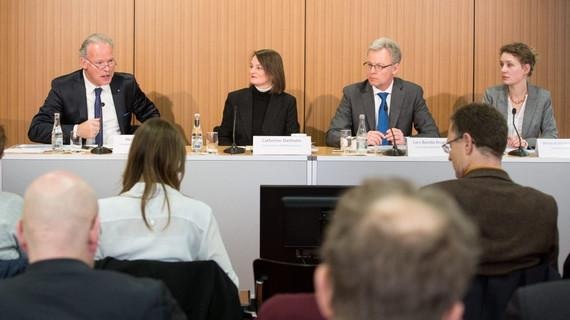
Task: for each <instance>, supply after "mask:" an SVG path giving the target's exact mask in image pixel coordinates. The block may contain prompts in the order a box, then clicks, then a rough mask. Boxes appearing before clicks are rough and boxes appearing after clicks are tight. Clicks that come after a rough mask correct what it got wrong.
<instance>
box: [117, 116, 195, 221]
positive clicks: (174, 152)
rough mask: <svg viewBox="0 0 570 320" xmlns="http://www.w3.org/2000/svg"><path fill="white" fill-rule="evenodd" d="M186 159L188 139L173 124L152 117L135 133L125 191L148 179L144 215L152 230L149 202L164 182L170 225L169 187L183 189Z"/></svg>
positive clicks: (142, 209)
mask: <svg viewBox="0 0 570 320" xmlns="http://www.w3.org/2000/svg"><path fill="white" fill-rule="evenodd" d="M185 161H186V144H185V142H184V138H183V137H182V135H181V134H180V133H179V132H178V130H177V129H176V128H175V127H174V125H172V123H170V122H168V121H166V120H163V119H160V118H152V119H150V120H147V121H145V122H144V123H143V124H142V125H141V127H140V128H138V130H137V131H136V132H135V137H134V139H133V142H132V144H131V149H130V151H129V158H128V160H127V167H126V169H125V172H124V173H123V189H122V190H121V193H124V192H127V191H129V190H130V189H131V188H132V187H133V186H134V185H135V184H136V183H137V182H144V191H143V194H142V197H141V214H142V218H143V220H144V223H145V225H146V226H147V228H149V229H152V228H151V226H150V224H149V223H148V220H147V217H146V205H147V203H148V200H149V199H150V198H151V197H152V195H153V194H154V192H155V191H156V186H157V185H160V186H161V187H162V189H163V191H164V195H165V197H164V202H165V205H166V206H167V208H168V222H167V224H166V226H168V224H170V202H169V200H168V196H167V194H166V186H170V187H172V188H174V189H176V190H180V183H181V181H182V177H183V176H184V165H185ZM166 226H165V228H166Z"/></svg>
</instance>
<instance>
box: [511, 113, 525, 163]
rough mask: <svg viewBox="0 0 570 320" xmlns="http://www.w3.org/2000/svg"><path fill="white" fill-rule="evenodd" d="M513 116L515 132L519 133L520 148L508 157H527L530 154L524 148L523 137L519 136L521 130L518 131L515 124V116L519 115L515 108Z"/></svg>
mask: <svg viewBox="0 0 570 320" xmlns="http://www.w3.org/2000/svg"><path fill="white" fill-rule="evenodd" d="M512 114H513V127H515V132H516V133H517V137H518V138H519V147H518V148H517V149H514V150H512V151H510V152H509V153H508V155H509V156H515V157H526V156H528V152H527V151H526V150H525V149H524V148H523V146H522V138H521V135H520V134H519V130H518V129H517V126H516V123H515V115H516V114H517V109H516V108H513V110H512Z"/></svg>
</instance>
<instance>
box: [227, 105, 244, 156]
mask: <svg viewBox="0 0 570 320" xmlns="http://www.w3.org/2000/svg"><path fill="white" fill-rule="evenodd" d="M237 109H238V106H237V105H235V104H234V126H233V129H232V146H231V147H229V148H226V149H224V152H225V153H229V154H238V153H244V152H245V148H240V147H238V146H236V121H237V111H238V110H237Z"/></svg>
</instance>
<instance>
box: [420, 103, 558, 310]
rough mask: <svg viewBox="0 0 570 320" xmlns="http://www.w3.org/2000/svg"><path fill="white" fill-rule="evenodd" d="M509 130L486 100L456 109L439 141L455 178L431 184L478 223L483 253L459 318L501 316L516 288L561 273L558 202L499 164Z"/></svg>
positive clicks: (502, 117)
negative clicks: (519, 181) (444, 137)
mask: <svg viewBox="0 0 570 320" xmlns="http://www.w3.org/2000/svg"><path fill="white" fill-rule="evenodd" d="M490 132H492V134H490ZM507 133H508V127H507V122H506V120H505V117H504V116H503V115H502V114H501V113H500V112H499V111H497V110H496V109H495V108H493V107H491V106H490V105H488V104H483V103H471V104H468V105H466V106H463V107H461V108H459V109H457V110H456V111H455V113H454V114H453V115H452V116H451V119H450V124H449V130H448V134H447V143H446V144H444V145H443V149H444V150H445V151H446V152H447V153H449V160H450V161H451V163H452V166H453V169H454V171H455V176H456V177H457V179H453V180H448V181H442V182H438V183H435V184H432V185H430V186H428V188H430V189H431V188H435V189H440V190H443V191H445V192H447V193H448V194H449V195H451V196H452V197H453V198H454V199H455V200H456V201H457V203H458V204H459V206H460V207H461V208H462V209H463V210H464V212H465V214H466V215H467V216H468V217H469V218H470V219H471V220H472V221H474V222H475V223H476V225H477V227H478V229H479V233H480V242H481V247H482V250H483V251H482V255H481V261H480V263H479V267H478V270H477V277H475V278H474V280H473V283H472V285H471V289H470V290H469V291H468V294H467V295H466V297H465V298H464V302H465V317H464V319H503V312H504V310H505V308H506V306H507V303H508V301H509V299H510V297H511V294H512V293H513V292H514V290H515V289H516V287H518V286H520V285H530V284H532V283H535V282H538V281H544V280H547V279H554V278H558V277H559V275H558V272H557V271H556V269H557V258H558V227H557V216H558V209H557V204H556V200H555V199H554V198H553V197H552V196H551V195H549V194H546V193H543V192H541V191H539V190H536V189H533V188H530V187H526V186H522V185H519V184H517V183H516V182H514V181H513V180H512V179H511V177H510V176H509V174H508V173H507V172H506V171H505V170H503V168H502V158H503V153H504V152H505V148H506V146H507ZM491 288H492V289H491ZM483 315H486V316H485V317H484V316H483Z"/></svg>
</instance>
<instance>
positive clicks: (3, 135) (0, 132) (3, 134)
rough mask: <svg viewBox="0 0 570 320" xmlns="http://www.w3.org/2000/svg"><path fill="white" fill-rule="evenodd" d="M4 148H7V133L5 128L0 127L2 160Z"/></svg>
mask: <svg viewBox="0 0 570 320" xmlns="http://www.w3.org/2000/svg"><path fill="white" fill-rule="evenodd" d="M4 146H6V132H5V131H4V127H3V126H0V159H2V156H4Z"/></svg>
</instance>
